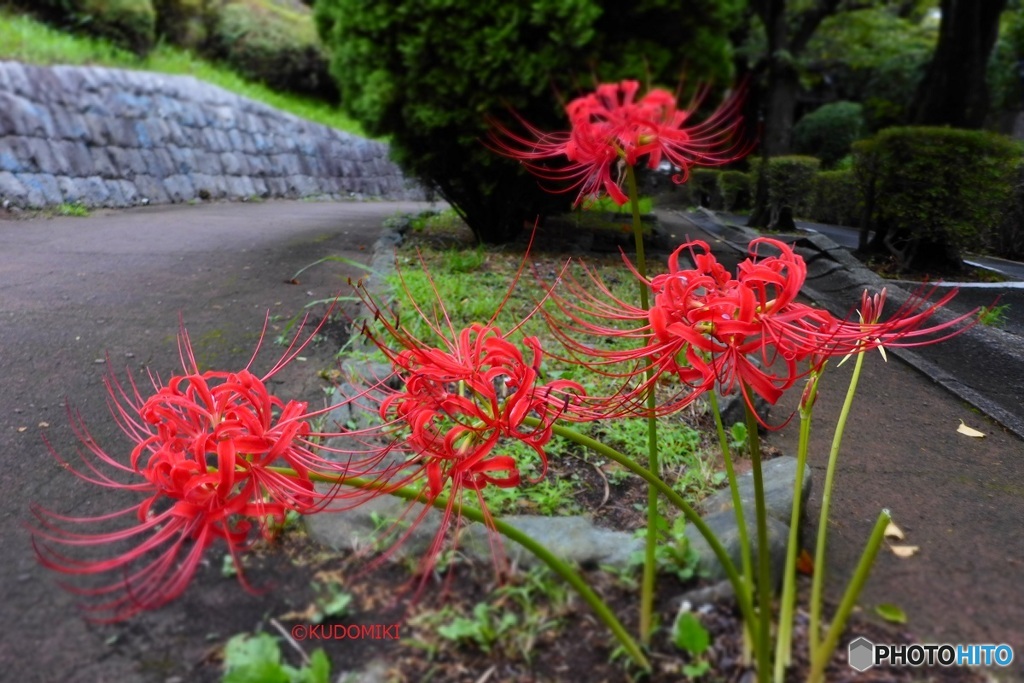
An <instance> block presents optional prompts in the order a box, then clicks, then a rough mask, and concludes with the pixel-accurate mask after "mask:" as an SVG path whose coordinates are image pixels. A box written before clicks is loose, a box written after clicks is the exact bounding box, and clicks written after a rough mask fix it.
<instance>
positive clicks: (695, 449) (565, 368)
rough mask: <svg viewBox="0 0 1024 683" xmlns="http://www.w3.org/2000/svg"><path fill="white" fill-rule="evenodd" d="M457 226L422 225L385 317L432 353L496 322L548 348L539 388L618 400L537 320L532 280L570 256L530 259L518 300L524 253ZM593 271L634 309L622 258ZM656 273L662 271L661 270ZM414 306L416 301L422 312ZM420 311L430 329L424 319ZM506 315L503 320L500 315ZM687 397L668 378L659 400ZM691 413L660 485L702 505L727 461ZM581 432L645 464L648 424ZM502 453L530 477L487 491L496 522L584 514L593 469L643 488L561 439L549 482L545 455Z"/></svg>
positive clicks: (503, 447)
mask: <svg viewBox="0 0 1024 683" xmlns="http://www.w3.org/2000/svg"><path fill="white" fill-rule="evenodd" d="M455 222H456V221H455V219H453V218H452V217H451V216H446V215H444V214H442V215H437V216H431V217H428V218H426V219H424V220H417V221H416V227H414V228H413V229H412V230H411V231H410V234H409V236H408V239H407V241H406V244H405V245H403V247H402V248H400V250H399V252H398V254H397V266H398V267H397V271H396V272H395V273H394V274H393V275H391V276H389V277H388V279H387V285H388V287H387V290H388V291H389V293H390V297H391V303H390V304H389V305H388V309H387V310H388V311H389V312H390V313H395V314H397V315H398V321H399V322H400V324H401V325H402V326H403V328H404V329H405V330H407V331H408V332H409V334H410V335H411V336H412V337H414V338H416V339H418V340H419V341H420V342H422V343H423V344H425V345H429V346H437V347H442V348H445V342H444V341H443V340H442V339H441V338H440V337H439V336H438V334H437V330H440V331H442V332H443V333H444V336H445V337H447V338H449V339H450V338H452V337H454V336H456V334H457V333H458V331H459V330H461V329H462V328H464V327H466V326H468V325H470V324H472V323H486V322H489V321H491V320H492V318H494V322H495V324H497V325H498V327H499V328H500V329H501V330H502V332H505V333H508V332H509V331H510V330H513V329H515V330H516V331H515V332H514V333H512V334H511V335H509V338H510V340H511V341H512V342H513V343H518V342H521V341H522V339H523V338H524V337H526V336H535V337H537V338H538V339H539V340H540V342H541V345H542V348H543V349H544V351H545V353H544V356H543V358H542V361H541V364H540V368H539V369H540V376H541V381H544V382H548V381H551V380H554V379H568V380H572V381H575V382H578V383H580V384H581V385H582V386H583V387H584V389H585V390H586V391H587V392H588V393H589V394H591V395H595V396H601V395H609V394H614V393H616V392H617V391H618V390H619V389H620V388H621V386H620V385H621V382H622V381H623V380H622V379H620V378H615V377H604V376H601V375H597V374H595V373H593V372H590V371H588V370H586V369H584V368H582V367H581V366H580V365H578V364H575V363H573V362H571V361H570V360H568V359H567V358H566V357H567V356H568V355H569V354H568V353H567V352H566V351H565V349H563V348H562V346H561V344H560V343H559V341H558V339H557V337H556V336H555V335H554V334H553V333H552V331H551V329H550V327H549V325H548V323H547V322H546V321H545V319H544V316H543V315H541V314H539V313H537V310H538V305H539V302H540V301H541V299H543V296H544V289H543V286H542V285H541V284H540V283H538V281H537V279H536V277H535V274H534V273H535V272H536V274H537V275H539V277H540V279H541V280H543V281H544V282H545V283H551V282H553V281H554V280H555V278H556V277H558V275H559V273H560V272H561V270H562V265H563V264H564V262H565V260H566V256H565V255H562V254H553V253H551V254H549V253H534V254H532V255H531V256H530V265H529V266H527V267H526V268H525V269H523V270H522V271H521V275H520V281H519V283H518V284H517V286H516V287H515V288H513V289H511V291H510V289H509V287H510V284H511V282H512V280H513V278H514V277H515V276H516V273H517V272H520V269H521V266H522V262H523V251H522V246H521V245H509V246H506V247H503V248H495V247H481V246H479V245H475V244H474V243H473V239H472V235H471V234H470V233H469V232H468V231H464V232H463V231H460V230H458V229H456V226H455ZM435 228H436V230H435ZM460 236H461V237H460ZM587 263H588V265H589V266H590V267H592V268H593V270H594V272H595V273H596V275H597V276H598V277H600V278H601V280H602V281H603V282H604V283H605V285H606V286H607V287H608V288H609V289H610V290H611V291H612V292H613V293H614V295H615V296H617V297H619V298H620V299H622V300H623V301H626V302H630V301H635V300H636V299H637V297H638V294H637V287H636V283H635V281H634V279H633V276H632V275H631V274H629V272H628V271H627V270H626V269H625V268H624V267H623V265H622V261H621V257H620V256H619V255H618V254H609V255H593V256H591V257H588V258H587ZM650 265H651V266H652V270H653V271H654V272H657V270H658V267H659V266H663V264H650ZM534 269H536V271H535V270H534ZM574 272H575V277H576V278H577V279H578V280H580V281H582V282H585V280H586V277H585V275H584V274H583V273H582V272H580V271H579V270H575V271H574ZM412 302H415V304H416V306H415V307H414V306H413V304H412ZM545 307H546V309H548V310H549V311H552V312H555V311H554V308H553V306H552V304H551V302H547V303H546V304H545ZM416 308H418V309H419V310H420V311H422V312H423V313H424V314H425V315H426V316H427V318H428V320H423V318H422V317H421V316H420V315H419V314H418V313H417V311H416ZM499 310H500V313H499V314H498V315H497V317H496V318H495V312H496V311H499ZM524 319H525V322H524ZM378 324H379V323H378ZM453 330H454V332H453ZM382 338H386V337H384V336H382ZM591 343H596V344H600V345H602V346H605V347H606V348H632V347H633V346H634V344H635V341H633V340H631V339H628V338H626V339H623V338H621V337H609V338H606V339H599V340H591ZM519 346H520V348H521V349H524V357H526V358H527V359H528V360H529V358H530V353H529V352H526V351H525V349H526V347H525V346H524V345H522V344H521V343H520V344H519ZM375 360H377V361H379V362H384V360H385V359H384V358H383V355H382V354H381V355H380V356H379V357H377V358H376V359H375ZM680 390H681V387H680V386H677V385H676V384H675V383H674V382H673V381H672V380H671V379H669V378H666V380H665V382H663V383H661V384H659V387H658V391H659V393H661V392H665V397H668V396H672V395H674V394H675V393H676V392H678V391H680ZM683 412H684V414H680V415H676V416H673V417H672V418H666V419H663V420H661V421H660V424H659V431H658V435H659V443H660V448H661V453H662V458H661V466H662V476H663V477H665V478H666V480H667V481H669V482H672V483H673V484H674V486H675V488H676V489H677V490H678V491H679V492H680V493H681V494H684V495H686V496H688V497H689V498H690V499H691V500H692V501H693V502H697V501H699V500H700V499H702V498H703V497H704V496H706V495H708V494H709V493H710V492H712V491H713V490H715V489H717V488H719V487H720V486H721V485H722V483H723V481H724V477H723V476H722V473H721V472H720V471H719V468H718V461H719V460H720V458H719V457H718V455H717V442H716V441H715V440H714V434H713V430H708V429H704V428H701V429H698V428H696V427H695V426H694V425H695V424H697V423H698V422H700V420H701V418H702V416H703V415H704V412H703V404H702V403H698V404H696V405H695V406H694V407H693V409H692V410H688V411H683ZM575 428H576V429H577V430H579V431H583V432H585V433H587V434H589V435H591V436H594V437H596V438H598V439H599V440H602V441H604V442H605V443H607V444H608V445H610V446H612V447H614V448H616V449H617V450H619V451H621V452H622V453H625V454H627V455H630V456H633V457H636V458H637V459H638V460H643V459H644V458H646V454H647V421H646V420H645V419H619V420H611V421H603V422H594V423H587V424H580V425H576V426H575ZM495 452H496V453H497V452H500V453H501V454H504V455H511V456H513V457H514V458H515V459H516V461H517V462H518V463H519V464H520V467H521V473H522V476H523V478H524V482H523V484H522V485H520V486H518V487H515V488H508V489H505V488H499V487H496V486H488V487H486V488H485V489H484V490H483V495H484V500H485V502H486V504H487V506H488V508H489V509H490V510H491V512H492V513H494V514H496V515H505V514H523V513H528V514H542V515H570V514H577V513H579V512H581V511H585V510H586V502H585V499H586V495H585V494H584V491H585V490H586V489H587V487H588V486H589V487H590V490H591V491H593V490H594V489H595V486H597V487H600V485H601V484H600V481H597V482H596V483H595V480H594V479H593V478H592V476H591V475H593V474H594V472H595V470H598V471H599V472H600V474H599V475H598V476H599V477H601V478H603V479H605V480H607V482H608V484H609V485H611V486H614V487H622V486H625V485H627V483H629V482H631V480H633V479H635V477H632V475H629V474H627V473H626V472H625V471H623V470H621V468H620V467H619V466H618V465H616V464H615V463H611V462H608V461H606V460H605V459H603V458H601V457H598V456H595V455H594V454H592V453H590V452H588V451H586V450H584V449H581V448H580V447H578V446H577V445H576V444H574V443H572V442H570V441H567V440H565V439H562V438H559V437H554V438H553V439H552V440H551V441H550V442H549V443H548V444H547V446H546V447H545V453H546V455H547V458H548V462H549V469H548V471H547V472H546V473H542V471H541V461H540V458H539V456H538V455H537V454H536V453H535V452H534V451H533V450H532V449H531V448H530V447H528V446H526V445H524V444H522V443H519V442H517V441H514V440H509V441H507V442H502V443H501V444H499V446H498V448H497V450H496V451H495ZM542 474H544V476H543V477H542V476H541V475H542ZM526 480H533V482H534V483H527V481H526ZM476 496H477V492H475V491H468V492H466V497H467V498H466V502H467V503H469V504H476Z"/></svg>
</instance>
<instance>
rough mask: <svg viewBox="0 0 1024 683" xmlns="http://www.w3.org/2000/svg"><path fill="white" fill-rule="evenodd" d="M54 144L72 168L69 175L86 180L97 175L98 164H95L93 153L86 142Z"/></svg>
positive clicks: (61, 141)
mask: <svg viewBox="0 0 1024 683" xmlns="http://www.w3.org/2000/svg"><path fill="white" fill-rule="evenodd" d="M53 144H54V146H55V147H56V148H58V149H59V150H60V153H61V154H62V155H63V156H64V158H65V159H67V160H68V166H69V168H70V170H69V172H68V175H71V176H75V177H77V178H85V177H88V176H91V175H95V174H96V164H95V163H94V162H93V158H92V153H91V152H90V151H89V147H88V146H87V145H86V144H85V143H84V142H72V141H70V140H58V141H56V142H54V143H53Z"/></svg>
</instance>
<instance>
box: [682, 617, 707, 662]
mask: <svg viewBox="0 0 1024 683" xmlns="http://www.w3.org/2000/svg"><path fill="white" fill-rule="evenodd" d="M675 631H676V634H675V644H676V647H678V648H679V649H680V650H685V651H687V652H689V653H690V654H692V655H701V654H703V653H704V652H705V651H706V650H707V649H708V646H710V645H711V635H710V634H709V633H708V630H707V629H706V628H704V624H702V623H700V619H698V618H697V615H695V614H694V613H693V612H684V613H682V614H680V615H679V617H678V618H677V619H676V628H675Z"/></svg>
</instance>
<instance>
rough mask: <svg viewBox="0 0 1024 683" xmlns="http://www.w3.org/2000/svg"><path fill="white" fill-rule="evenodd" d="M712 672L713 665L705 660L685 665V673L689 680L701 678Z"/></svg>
mask: <svg viewBox="0 0 1024 683" xmlns="http://www.w3.org/2000/svg"><path fill="white" fill-rule="evenodd" d="M710 670H711V664H710V663H708V662H707V661H706V660H703V659H702V660H701V661H699V662H696V663H694V664H684V665H683V673H684V674H685V675H686V677H687V678H700V677H701V676H703V675H704V674H706V673H707V672H708V671H710Z"/></svg>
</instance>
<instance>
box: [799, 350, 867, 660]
mask: <svg viewBox="0 0 1024 683" xmlns="http://www.w3.org/2000/svg"><path fill="white" fill-rule="evenodd" d="M863 366H864V353H863V352H860V353H858V354H857V361H856V363H855V364H854V366H853V375H852V376H851V377H850V386H849V388H848V389H847V390H846V399H845V400H844V401H843V408H842V410H841V411H840V412H839V419H838V420H837V421H836V431H835V433H834V434H833V436H832V449H831V450H830V451H829V454H828V467H827V468H826V470H825V485H824V488H823V489H822V493H821V514H820V515H819V517H818V536H817V541H816V542H815V547H814V577H813V580H812V582H811V605H810V612H811V616H810V627H809V628H808V643H809V652H808V654H809V656H810V657H811V658H812V659H813V658H814V653H815V652H816V651H817V650H818V646H819V641H820V639H821V609H822V591H823V589H824V585H825V545H826V543H827V539H828V511H829V506H830V505H831V504H832V484H833V482H834V480H835V475H836V463H837V462H838V460H839V447H840V445H842V443H843V432H844V431H845V430H846V421H847V419H848V418H849V417H850V409H851V408H852V406H853V397H854V395H855V394H856V393H857V383H858V382H859V381H860V372H861V368H862V367H863Z"/></svg>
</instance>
